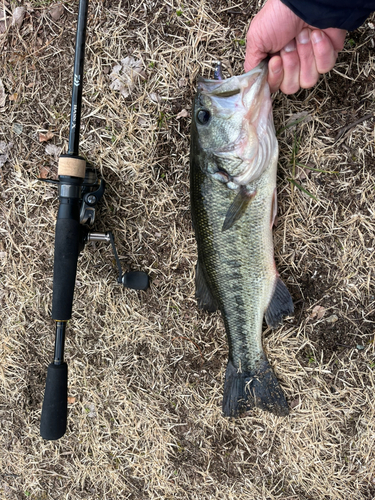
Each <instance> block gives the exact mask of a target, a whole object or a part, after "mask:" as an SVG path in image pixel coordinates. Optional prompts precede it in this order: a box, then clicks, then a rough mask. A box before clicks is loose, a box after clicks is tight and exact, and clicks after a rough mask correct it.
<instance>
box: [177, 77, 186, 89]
mask: <svg viewBox="0 0 375 500" xmlns="http://www.w3.org/2000/svg"><path fill="white" fill-rule="evenodd" d="M187 83H188V82H187V80H186V78H180V79H179V80H178V86H179V87H180V88H182V87H186V85H187Z"/></svg>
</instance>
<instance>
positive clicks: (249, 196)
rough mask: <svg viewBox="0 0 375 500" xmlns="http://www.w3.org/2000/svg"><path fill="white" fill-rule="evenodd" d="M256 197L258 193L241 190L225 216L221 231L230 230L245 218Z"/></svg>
mask: <svg viewBox="0 0 375 500" xmlns="http://www.w3.org/2000/svg"><path fill="white" fill-rule="evenodd" d="M255 195H256V191H254V192H253V193H249V192H248V191H246V188H244V187H241V188H240V190H239V191H238V193H237V195H236V197H235V199H234V200H233V203H232V204H231V206H230V207H229V209H228V212H227V214H226V216H225V220H224V224H223V227H222V229H221V230H222V231H226V230H227V229H230V228H231V227H232V226H233V224H234V223H235V222H237V221H238V220H239V219H240V218H241V217H242V216H243V214H244V213H245V212H246V209H247V207H248V206H249V204H250V203H251V201H252V200H253V198H254V196H255Z"/></svg>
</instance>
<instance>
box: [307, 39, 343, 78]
mask: <svg viewBox="0 0 375 500" xmlns="http://www.w3.org/2000/svg"><path fill="white" fill-rule="evenodd" d="M311 41H312V46H313V51H314V56H315V64H316V69H317V71H318V72H319V73H320V74H323V73H327V72H328V71H330V70H331V69H332V68H333V66H334V65H335V62H336V58H337V52H336V51H335V49H334V47H333V45H332V42H331V40H330V38H329V37H328V36H327V35H326V34H325V33H324V31H321V30H314V31H312V33H311Z"/></svg>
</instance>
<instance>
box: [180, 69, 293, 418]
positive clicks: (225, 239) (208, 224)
mask: <svg viewBox="0 0 375 500" xmlns="http://www.w3.org/2000/svg"><path fill="white" fill-rule="evenodd" d="M267 74H268V64H267V61H265V60H264V61H262V62H261V63H260V64H259V65H258V66H257V67H256V68H254V69H252V70H251V71H249V72H247V73H244V74H242V75H239V76H232V77H231V78H227V79H224V78H223V77H222V72H221V68H218V69H217V70H216V71H215V79H205V78H202V77H198V79H197V92H196V94H195V97H194V101H193V111H192V123H191V144H190V201H191V216H192V224H193V229H194V232H195V238H196V242H197V250H198V258H197V264H196V272H195V285H196V293H195V295H196V299H197V303H198V307H199V308H201V309H204V310H207V311H210V312H214V311H217V310H219V311H220V312H221V315H222V318H223V321H224V326H225V331H226V335H227V339H228V347H229V356H228V363H227V367H226V371H225V381H224V393H223V403H222V410H223V414H224V416H227V417H237V416H239V415H240V414H242V413H243V412H245V411H249V410H251V409H253V408H260V409H262V410H264V411H268V412H271V413H273V414H275V415H278V416H285V415H288V413H289V408H288V403H287V400H286V397H285V394H284V392H283V390H282V388H281V387H280V384H279V381H278V379H277V377H276V375H275V373H274V371H273V369H272V367H271V365H270V363H269V361H268V359H267V357H266V354H265V352H264V349H263V345H262V329H263V319H265V320H266V323H267V324H268V325H269V326H270V327H272V328H276V327H277V326H278V325H279V324H280V323H281V321H282V319H283V318H284V317H285V316H290V315H292V314H293V300H292V297H291V295H290V293H289V291H288V289H287V287H286V285H285V284H284V283H283V281H282V280H281V278H280V276H279V274H278V272H277V269H276V264H275V259H274V247H273V236H272V227H273V225H274V221H275V217H276V213H277V194H276V172H277V161H278V143H277V139H276V133H275V128H274V123H273V115H272V102H271V96H270V90H269V86H268V83H267Z"/></svg>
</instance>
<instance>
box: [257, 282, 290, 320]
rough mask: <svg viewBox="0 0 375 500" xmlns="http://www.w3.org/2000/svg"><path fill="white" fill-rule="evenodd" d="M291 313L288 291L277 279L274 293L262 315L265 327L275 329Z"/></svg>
mask: <svg viewBox="0 0 375 500" xmlns="http://www.w3.org/2000/svg"><path fill="white" fill-rule="evenodd" d="M293 312H294V307H293V300H292V297H291V295H290V293H289V290H288V289H287V287H286V286H285V285H284V283H283V282H282V280H281V279H280V278H279V277H277V278H276V286H275V291H274V292H273V296H272V299H271V302H270V303H269V305H268V308H267V310H266V313H265V315H264V316H265V318H266V322H267V325H268V326H270V327H271V328H276V327H277V326H278V325H279V323H281V321H282V319H283V317H284V316H290V315H291V314H293Z"/></svg>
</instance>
